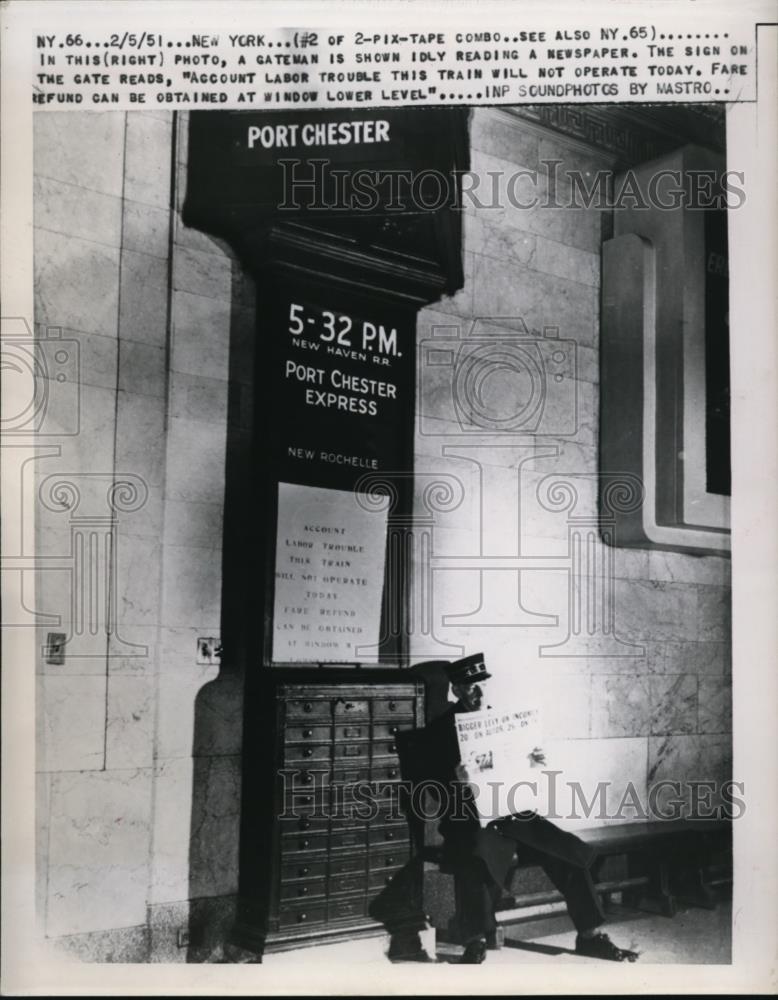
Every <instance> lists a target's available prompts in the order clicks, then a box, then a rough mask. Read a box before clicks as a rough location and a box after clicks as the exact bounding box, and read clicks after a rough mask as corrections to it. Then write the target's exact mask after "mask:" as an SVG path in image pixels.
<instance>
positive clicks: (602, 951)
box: [575, 934, 638, 962]
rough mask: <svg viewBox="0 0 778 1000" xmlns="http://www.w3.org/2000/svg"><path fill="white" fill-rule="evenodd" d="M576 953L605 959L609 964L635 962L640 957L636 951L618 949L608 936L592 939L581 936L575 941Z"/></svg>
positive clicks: (593, 937) (597, 935)
mask: <svg viewBox="0 0 778 1000" xmlns="http://www.w3.org/2000/svg"><path fill="white" fill-rule="evenodd" d="M575 953H576V955H586V956H587V958H603V959H605V960H606V961H608V962H634V961H636V960H637V957H638V953H637V952H636V951H629V950H627V949H626V948H619V947H617V946H616V945H615V944H614V943H613V942H612V941H611V939H610V938H609V937H608V935H607V934H594V935H593V936H592V937H583V936H582V935H581V934H579V935H578V936H577V937H576V939H575Z"/></svg>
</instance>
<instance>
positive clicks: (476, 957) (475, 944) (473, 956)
mask: <svg viewBox="0 0 778 1000" xmlns="http://www.w3.org/2000/svg"><path fill="white" fill-rule="evenodd" d="M485 958H486V939H485V938H476V940H475V941H471V942H470V944H468V946H467V947H466V948H465V950H464V952H463V954H462V957H461V958H460V960H459V964H460V965H480V964H481V962H483V960H484V959H485Z"/></svg>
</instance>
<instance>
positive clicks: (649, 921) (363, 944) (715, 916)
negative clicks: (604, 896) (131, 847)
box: [264, 901, 732, 968]
mask: <svg viewBox="0 0 778 1000" xmlns="http://www.w3.org/2000/svg"><path fill="white" fill-rule="evenodd" d="M731 922H732V906H731V903H730V902H728V901H722V902H720V903H719V904H718V906H717V907H716V909H715V910H703V909H686V910H681V911H680V912H679V913H678V914H677V915H676V916H675V917H674V918H672V919H669V918H667V917H662V916H659V915H657V914H655V913H651V912H646V911H639V910H629V909H626V908H624V907H616V908H615V909H614V911H613V912H612V913H611V914H610V915H609V919H608V921H607V924H606V926H605V928H604V930H606V931H607V933H608V934H609V935H610V936H611V938H612V939H613V941H614V942H615V943H616V944H618V945H620V946H621V947H624V948H631V949H634V950H635V951H638V952H639V953H640V959H639V961H640V962H644V963H651V964H667V965H672V964H676V965H697V964H699V965H726V964H728V963H729V962H730V955H731V940H730V938H731ZM505 931H506V934H505V937H506V941H505V945H504V947H503V948H501V949H499V950H496V951H490V952H489V955H488V958H487V962H488V963H489V964H490V965H498V964H499V965H518V964H542V963H549V962H565V963H566V964H567V963H576V964H583V963H587V964H590V963H593V962H597V960H595V959H589V958H581V957H579V956H577V955H575V954H574V948H575V932H574V931H573V929H572V927H571V926H570V922H569V920H568V919H567V917H565V916H560V917H553V918H550V919H548V920H545V921H542V922H539V921H534V922H533V923H532V924H528V923H525V924H512V925H509V926H507V927H506V928H505ZM386 947H387V942H386V940H385V939H382V938H371V939H368V940H367V941H349V942H345V943H341V944H333V945H324V946H320V947H317V948H306V949H305V951H304V953H303V952H302V951H301V950H299V949H298V950H295V951H288V952H281V953H278V954H271V955H266V956H265V958H264V963H265V964H266V965H271V964H272V965H281V966H283V965H287V964H292V963H296V962H300V960H301V958H302V957H303V954H304V959H305V964H306V966H307V967H308V968H310V966H311V965H312V964H314V963H316V962H318V961H321V962H326V963H328V964H329V965H330V967H332V966H333V965H336V964H338V965H353V964H359V965H362V964H363V963H366V964H377V965H385V964H386V963H387V962H388V961H389V959H388V958H387V956H386ZM460 953H461V948H459V947H457V946H456V945H450V944H446V943H444V942H439V943H438V945H437V956H436V960H437V961H438V962H456V961H457V960H458V957H459V954H460ZM403 964H405V963H403Z"/></svg>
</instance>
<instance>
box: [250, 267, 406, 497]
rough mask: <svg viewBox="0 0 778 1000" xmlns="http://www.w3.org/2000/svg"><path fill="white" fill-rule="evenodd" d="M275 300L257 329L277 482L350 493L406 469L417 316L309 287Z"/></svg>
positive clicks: (287, 290) (277, 294) (286, 290)
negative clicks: (368, 476)
mask: <svg viewBox="0 0 778 1000" xmlns="http://www.w3.org/2000/svg"><path fill="white" fill-rule="evenodd" d="M273 300H274V308H273V310H272V312H270V314H268V313H265V314H264V316H261V317H260V320H259V325H260V328H261V333H262V341H263V345H264V350H263V355H262V357H263V360H262V367H263V368H264V369H265V371H264V375H263V379H262V382H263V384H264V386H265V387H266V391H267V397H266V403H267V407H268V409H267V412H268V424H267V426H268V427H269V428H270V429H271V437H270V440H269V442H268V445H269V448H268V451H269V455H268V457H269V458H270V459H271V461H272V465H273V469H274V478H276V479H277V480H278V481H281V482H288V483H303V484H307V485H310V486H329V487H332V488H334V489H353V488H354V487H355V485H356V483H357V482H358V480H359V479H360V478H361V477H362V476H364V475H365V473H368V472H384V473H389V472H397V471H400V470H405V469H408V468H409V467H410V461H411V455H410V441H411V434H412V428H413V398H414V341H415V318H416V317H415V312H413V311H412V310H408V309H401V308H397V307H394V308H393V307H391V306H387V305H385V304H384V303H382V302H381V301H380V300H374V301H372V302H370V301H368V300H367V299H364V300H360V299H359V298H357V297H352V298H350V299H349V300H344V298H343V296H340V295H328V294H327V291H326V289H325V288H324V287H319V288H316V287H315V286H314V287H312V286H310V285H308V286H304V285H300V286H298V287H294V286H293V285H291V284H290V285H281V286H280V287H278V288H276V289H275V290H274V294H273Z"/></svg>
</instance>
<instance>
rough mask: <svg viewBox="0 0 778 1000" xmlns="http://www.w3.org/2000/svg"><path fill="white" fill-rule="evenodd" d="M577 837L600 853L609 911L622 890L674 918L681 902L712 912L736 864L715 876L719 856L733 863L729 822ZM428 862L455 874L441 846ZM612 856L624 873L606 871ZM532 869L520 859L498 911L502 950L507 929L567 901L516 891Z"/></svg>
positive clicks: (635, 827)
mask: <svg viewBox="0 0 778 1000" xmlns="http://www.w3.org/2000/svg"><path fill="white" fill-rule="evenodd" d="M577 833H578V836H580V837H581V839H582V840H585V841H586V843H588V844H590V845H591V846H592V847H594V849H595V851H596V859H595V862H594V867H593V878H594V883H595V889H596V891H597V893H598V894H599V895H600V897H601V898H602V900H603V905H604V906H605V908H606V910H607V909H609V908H611V907H612V905H613V896H614V894H615V893H617V892H620V893H622V898H623V899H624V902H625V903H628V904H629V905H633V906H637V905H639V904H640V903H641V901H642V900H643V899H644V898H645V899H650V900H652V901H654V902H655V903H656V904H657V905H658V909H659V912H660V913H662V914H663V915H664V916H667V917H673V916H675V914H676V912H677V910H678V904H679V902H682V903H683V904H685V905H692V906H702V907H705V908H708V909H711V908H713V907H715V905H716V903H715V891H714V890H715V887H716V886H717V885H720V884H725V883H727V882H729V881H731V860H730V861H729V862H728V863H727V864H725V865H724V868H723V874H720V875H718V876H715V877H714V876H712V874H711V872H712V860H713V858H714V856H715V855H717V854H721V855H723V856H724V858H725V859H731V835H732V831H731V822H730V821H728V820H667V821H661V820H658V821H652V822H637V823H618V824H610V825H608V826H602V827H594V828H590V829H586V830H580V831H577ZM423 858H424V860H426V861H429V862H433V863H435V864H436V865H437V866H438V867H439V869H440V870H441V871H442V872H447V873H450V874H454V875H455V874H456V872H455V868H454V867H453V866H452V865H451V863H450V862H449V861H448V859H447V858H446V856H445V850H444V848H443V847H442V846H433V847H426V848H425V849H424V851H423ZM612 858H621V859H622V864H621V868H622V871H621V872H619V873H611V874H607V873H604V872H603V868H604V867H605V866H606V863H607V862H608V860H609V859H612ZM530 867H532V866H531V865H528V864H526V863H523V862H522V861H521V859H520V858H519V859H518V860H517V862H516V865H515V867H514V869H513V870H512V872H511V873H510V875H509V878H508V881H507V884H508V886H509V889H508V890H507V891H506V894H505V895H504V896H503V899H502V900H501V902H500V904H499V905H498V909H497V920H498V925H499V929H498V933H497V935H496V941H495V944H496V945H497V947H499V946H500V945H501V944H502V940H503V932H502V928H503V927H505V926H507V925H509V924H511V923H515V922H518V921H522V920H526V919H528V918H527V916H526V910H527V908H529V907H534V906H541V905H545V904H549V903H559V902H562V900H563V897H562V895H561V894H560V893H559V892H557V891H556V890H554V889H549V890H547V891H542V892H521V891H517V890H520V887H519V885H518V884H517V883H518V882H519V880H520V873H521V872H522V871H523V870H526V869H528V868H530ZM454 923H456V920H455V921H454Z"/></svg>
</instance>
